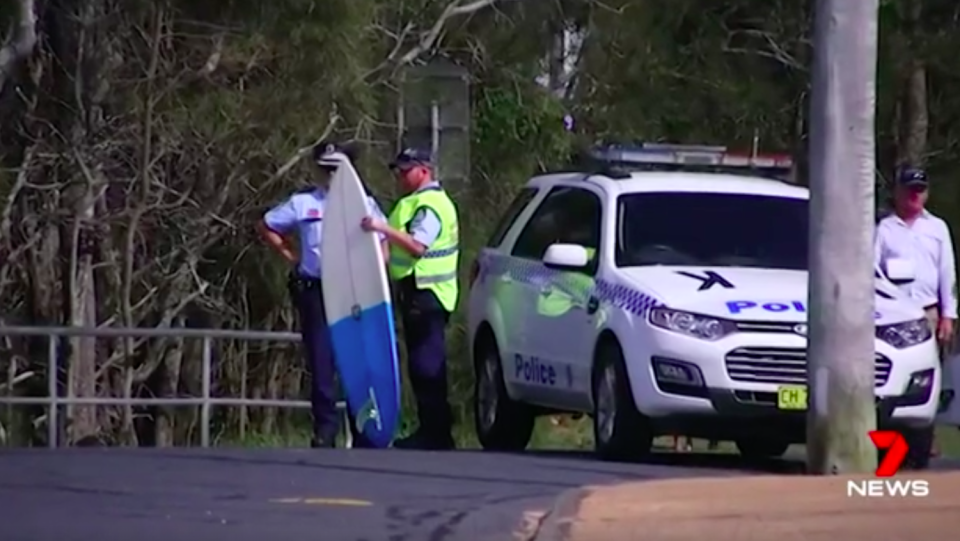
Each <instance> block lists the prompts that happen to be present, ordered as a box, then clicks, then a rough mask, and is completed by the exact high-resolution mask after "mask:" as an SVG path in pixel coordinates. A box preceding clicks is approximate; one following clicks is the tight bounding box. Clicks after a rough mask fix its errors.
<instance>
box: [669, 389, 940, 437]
mask: <svg viewBox="0 0 960 541" xmlns="http://www.w3.org/2000/svg"><path fill="white" fill-rule="evenodd" d="M706 395H707V396H706V397H704V398H703V399H702V400H703V401H705V402H706V403H708V404H709V411H705V412H702V413H698V412H683V413H673V414H667V415H664V416H659V417H653V418H651V419H650V420H651V422H652V423H653V428H654V431H655V432H656V433H658V434H685V435H688V436H690V437H694V438H704V439H713V440H736V439H740V438H747V439H751V438H761V439H764V438H766V439H777V440H782V441H788V442H790V443H803V442H805V441H806V430H807V412H806V411H785V410H780V409H777V394H776V393H775V392H767V393H765V392H752V391H736V390H731V389H707V392H706ZM909 401H910V398H909V397H903V396H893V397H883V398H877V400H876V412H877V427H878V428H880V429H891V430H905V429H909V428H920V427H923V426H928V425H929V424H930V420H929V419H925V418H923V417H921V418H916V417H914V416H899V417H898V416H897V415H896V413H897V411H898V410H903V409H904V408H908V409H909V408H910V407H909V406H902V405H900V404H903V403H909Z"/></svg>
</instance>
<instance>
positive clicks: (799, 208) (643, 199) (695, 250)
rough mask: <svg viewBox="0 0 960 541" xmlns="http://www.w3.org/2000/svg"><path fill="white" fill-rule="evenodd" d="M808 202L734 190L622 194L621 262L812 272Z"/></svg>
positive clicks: (622, 264) (618, 256)
mask: <svg viewBox="0 0 960 541" xmlns="http://www.w3.org/2000/svg"><path fill="white" fill-rule="evenodd" d="M807 203H808V202H807V200H805V199H791V198H785V197H773V196H765V195H751V194H730V193H695V192H690V193H686V192H660V193H635V194H629V195H621V196H620V197H619V199H618V205H617V209H618V213H619V215H618V217H617V253H616V260H617V265H618V266H620V267H639V266H645V265H679V266H712V267H759V268H768V269H796V270H806V269H807V223H808V216H807V208H808V207H807Z"/></svg>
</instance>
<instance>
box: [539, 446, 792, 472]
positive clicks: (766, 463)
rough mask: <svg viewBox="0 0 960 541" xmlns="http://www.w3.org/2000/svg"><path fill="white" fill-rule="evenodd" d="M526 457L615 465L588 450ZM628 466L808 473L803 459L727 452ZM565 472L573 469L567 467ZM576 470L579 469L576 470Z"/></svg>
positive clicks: (662, 456) (660, 456) (659, 457)
mask: <svg viewBox="0 0 960 541" xmlns="http://www.w3.org/2000/svg"><path fill="white" fill-rule="evenodd" d="M526 454H528V455H534V456H539V457H544V458H563V459H577V460H578V461H582V462H583V470H584V471H598V472H599V471H601V470H598V469H597V468H596V467H593V466H590V465H589V464H591V463H592V464H594V465H607V464H615V463H611V462H603V461H601V460H600V459H598V458H596V457H595V456H594V455H593V453H591V452H589V451H574V452H571V451H562V450H557V451H552V450H551V451H527V452H526ZM626 464H634V465H647V466H665V467H675V468H688V469H709V470H730V471H731V472H739V473H747V472H753V473H771V474H781V475H801V474H803V473H804V472H805V470H806V465H805V464H804V463H803V461H802V460H797V459H790V458H787V459H767V460H756V459H754V460H749V459H746V458H744V457H742V456H740V455H737V454H724V453H693V452H688V453H670V452H654V453H653V454H651V455H648V456H646V457H643V458H638V459H637V460H635V461H632V462H627V463H626ZM563 467H564V469H568V468H570V465H569V464H565V465H564V466H563ZM577 469H580V468H579V467H577Z"/></svg>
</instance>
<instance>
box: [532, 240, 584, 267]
mask: <svg viewBox="0 0 960 541" xmlns="http://www.w3.org/2000/svg"><path fill="white" fill-rule="evenodd" d="M589 260H590V258H589V257H588V256H587V249H586V248H584V247H583V246H580V245H579V244H551V245H550V247H549V248H547V253H545V254H544V255H543V264H544V265H546V266H547V267H549V268H551V269H560V270H581V269H583V268H584V267H586V266H587V262H588V261H589Z"/></svg>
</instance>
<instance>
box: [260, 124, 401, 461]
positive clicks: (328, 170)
mask: <svg viewBox="0 0 960 541" xmlns="http://www.w3.org/2000/svg"><path fill="white" fill-rule="evenodd" d="M334 153H339V154H342V155H344V156H346V157H347V158H349V159H350V161H351V162H354V161H355V158H356V153H355V151H354V149H352V148H349V147H345V146H343V145H337V144H331V143H326V142H323V143H320V144H318V145H316V146H315V147H314V148H313V162H314V163H315V165H316V167H312V168H311V169H312V171H313V177H314V178H313V181H314V182H313V185H312V186H310V187H308V188H306V189H303V190H300V191H298V192H296V193H294V194H293V195H291V196H290V197H289V198H287V199H286V200H285V201H283V202H281V203H280V204H279V205H277V206H275V207H273V208H272V209H270V210H269V211H267V213H266V214H264V216H263V220H262V222H261V223H260V224H259V229H260V233H261V236H262V237H263V239H264V241H266V243H267V244H268V245H269V246H270V247H272V248H273V249H274V250H275V251H276V252H277V253H279V254H280V256H282V257H283V258H284V259H285V260H287V261H288V262H289V263H290V264H291V265H293V266H294V270H293V271H292V272H291V274H290V280H289V287H290V293H291V296H292V297H293V302H294V304H295V305H296V307H297V311H298V312H299V314H300V332H301V335H302V337H303V353H304V360H305V361H306V365H307V370H308V372H309V373H310V375H311V379H312V380H313V381H312V387H311V393H310V402H311V405H312V412H313V432H314V433H313V439H312V440H311V446H312V447H333V446H334V441H335V438H336V435H337V433H338V432H339V427H340V422H339V416H338V414H337V409H336V400H337V395H338V393H337V388H336V384H335V381H334V361H333V347H332V344H331V341H330V333H329V329H328V327H327V317H326V312H325V310H324V306H323V287H322V285H321V278H322V277H321V275H320V261H321V259H322V257H323V254H322V253H321V251H320V239H321V238H322V236H323V215H324V210H325V205H326V201H327V195H326V194H327V187H328V186H329V183H330V178H331V177H332V175H333V173H334V172H335V171H336V170H337V166H338V165H339V158H338V157H335V156H333V154H334ZM368 208H369V213H370V215H371V216H373V217H375V218H378V219H383V212H382V211H381V210H380V206H379V205H378V204H377V202H376V201H375V200H374V199H373V198H372V197H370V196H368ZM293 234H296V235H297V236H298V237H299V243H298V244H299V253H298V252H297V251H295V250H294V248H293V247H292V246H291V244H290V241H289V240H288V238H287V236H288V235H293ZM381 239H382V237H381ZM350 430H351V431H352V433H353V436H354V446H356V447H367V446H369V444H368V443H367V441H366V439H365V438H364V437H363V436H362V435H361V434H359V433H358V432H357V430H356V427H355V426H354V423H353V422H352V421H351V422H350Z"/></svg>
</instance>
